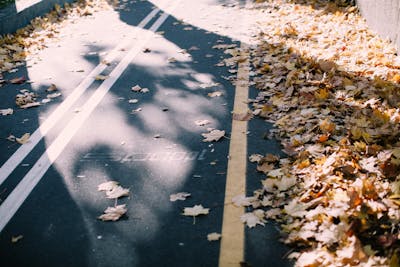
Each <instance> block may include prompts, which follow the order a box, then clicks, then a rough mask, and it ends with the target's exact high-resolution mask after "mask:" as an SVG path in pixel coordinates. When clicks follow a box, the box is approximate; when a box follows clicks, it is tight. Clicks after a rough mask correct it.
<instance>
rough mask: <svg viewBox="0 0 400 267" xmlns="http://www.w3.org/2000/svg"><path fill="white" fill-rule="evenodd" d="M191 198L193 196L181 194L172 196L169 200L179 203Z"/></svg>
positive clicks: (185, 193)
mask: <svg viewBox="0 0 400 267" xmlns="http://www.w3.org/2000/svg"><path fill="white" fill-rule="evenodd" d="M190 196H191V194H190V193H187V192H179V193H176V194H172V195H170V196H169V200H170V201H172V202H174V201H177V200H186V198H187V197H190Z"/></svg>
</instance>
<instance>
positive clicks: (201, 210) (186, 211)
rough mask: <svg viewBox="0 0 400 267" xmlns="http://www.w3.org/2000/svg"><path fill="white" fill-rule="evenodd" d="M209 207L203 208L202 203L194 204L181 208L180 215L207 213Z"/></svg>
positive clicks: (194, 215)
mask: <svg viewBox="0 0 400 267" xmlns="http://www.w3.org/2000/svg"><path fill="white" fill-rule="evenodd" d="M209 210H210V209H208V208H204V207H203V206H202V205H194V206H193V207H191V208H190V207H187V208H184V209H183V213H182V215H184V216H193V217H196V216H199V215H207V214H208V212H209Z"/></svg>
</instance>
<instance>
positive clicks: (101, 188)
mask: <svg viewBox="0 0 400 267" xmlns="http://www.w3.org/2000/svg"><path fill="white" fill-rule="evenodd" d="M118 184H119V183H118V182H116V181H108V182H104V183H101V184H99V185H98V186H97V190H98V191H110V190H112V189H113V188H114V187H116V186H118Z"/></svg>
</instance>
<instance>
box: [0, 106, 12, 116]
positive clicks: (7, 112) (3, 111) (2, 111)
mask: <svg viewBox="0 0 400 267" xmlns="http://www.w3.org/2000/svg"><path fill="white" fill-rule="evenodd" d="M13 113H14V110H13V109H12V108H6V109H0V114H1V115H2V116H7V115H12V114H13Z"/></svg>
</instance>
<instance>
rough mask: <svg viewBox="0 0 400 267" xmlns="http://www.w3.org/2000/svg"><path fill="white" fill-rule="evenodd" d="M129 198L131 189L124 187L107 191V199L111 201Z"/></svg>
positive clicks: (116, 187)
mask: <svg viewBox="0 0 400 267" xmlns="http://www.w3.org/2000/svg"><path fill="white" fill-rule="evenodd" d="M127 196H129V189H128V188H123V187H122V186H119V185H118V186H115V187H114V188H113V189H111V190H109V191H106V197H107V198H110V199H116V198H120V197H127Z"/></svg>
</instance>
